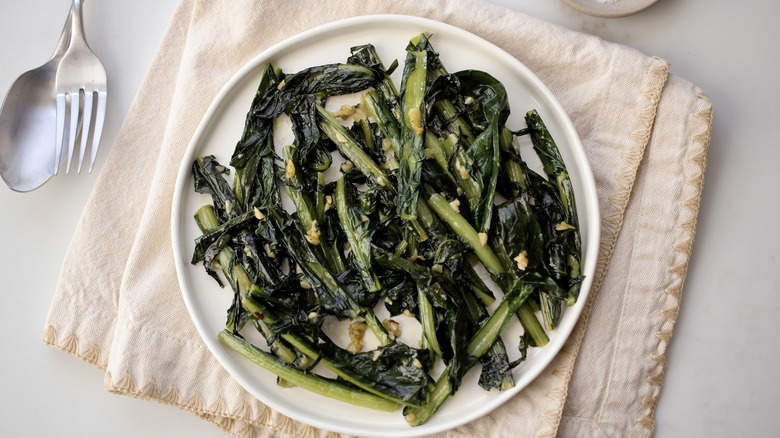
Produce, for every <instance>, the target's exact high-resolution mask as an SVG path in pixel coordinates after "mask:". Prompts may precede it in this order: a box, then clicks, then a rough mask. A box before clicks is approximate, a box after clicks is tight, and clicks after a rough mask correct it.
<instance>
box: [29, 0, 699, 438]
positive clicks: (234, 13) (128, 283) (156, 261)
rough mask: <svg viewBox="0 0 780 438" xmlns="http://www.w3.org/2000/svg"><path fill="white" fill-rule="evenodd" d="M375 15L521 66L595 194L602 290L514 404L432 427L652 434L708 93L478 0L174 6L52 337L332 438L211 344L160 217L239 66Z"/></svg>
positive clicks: (237, 408) (72, 255)
mask: <svg viewBox="0 0 780 438" xmlns="http://www.w3.org/2000/svg"><path fill="white" fill-rule="evenodd" d="M376 13H397V14H407V15H416V16H422V17H428V18H432V19H436V20H439V21H443V22H446V23H450V24H453V25H455V26H458V27H460V28H463V29H466V30H468V31H470V32H473V33H475V34H477V35H478V36H480V37H482V38H485V39H487V40H488V41H491V42H493V43H494V44H496V45H498V46H500V47H502V48H503V49H505V50H506V51H508V52H509V53H511V54H512V55H513V56H515V57H516V58H517V59H519V60H520V61H521V62H523V63H524V64H525V65H526V66H528V67H529V68H530V69H531V70H532V71H533V72H534V73H535V74H536V75H538V76H539V77H540V78H541V79H542V81H544V83H545V84H546V85H547V86H548V87H549V88H550V89H551V90H552V92H553V93H554V94H555V96H556V97H557V98H558V100H560V102H561V103H562V105H563V106H564V108H565V110H566V111H567V112H568V114H569V115H570V117H571V119H572V121H573V122H574V125H575V127H576V129H577V131H578V133H579V135H580V136H581V138H582V141H583V144H584V147H585V150H586V153H587V156H588V159H589V160H590V163H591V166H592V169H593V172H594V174H595V177H596V183H597V186H598V192H599V206H600V211H601V215H602V218H603V223H602V245H601V252H600V259H599V263H598V268H597V273H596V276H595V284H594V288H593V292H592V294H591V296H590V297H589V299H588V302H587V305H586V310H585V312H584V313H583V315H582V318H581V320H580V321H579V323H578V325H577V327H576V329H575V331H574V333H573V334H572V336H571V337H570V339H569V341H568V343H567V344H566V346H565V347H564V349H563V350H562V351H561V353H560V354H559V355H558V356H557V357H556V358H555V360H554V361H553V362H552V363H551V365H550V366H549V367H547V369H546V370H545V371H544V372H543V373H542V374H541V375H540V376H539V377H538V378H537V379H536V380H535V381H534V382H533V383H532V384H531V385H530V386H528V387H527V388H526V389H524V390H523V391H521V392H520V393H519V394H518V395H517V396H516V397H514V398H513V399H512V400H510V401H509V402H507V403H506V404H504V405H503V406H501V407H500V408H498V409H496V410H495V411H494V412H493V413H491V414H490V415H488V416H487V417H485V418H482V419H479V420H477V421H474V422H472V423H470V424H468V425H465V426H463V427H460V428H457V429H454V430H452V431H449V432H446V433H443V434H442V436H447V437H468V436H495V437H504V436H506V437H510V436H511V437H517V436H522V437H531V436H539V437H552V436H555V435H559V436H563V437H574V436H576V437H598V436H647V435H651V434H652V430H653V411H654V408H655V403H656V400H657V397H658V393H659V391H660V388H661V382H662V380H663V371H664V366H665V362H664V354H665V350H666V346H667V344H668V342H669V339H670V336H671V333H672V328H673V325H674V321H675V318H676V315H677V312H678V306H679V302H680V296H681V291H682V286H683V281H684V278H685V272H686V267H687V263H688V259H689V256H690V249H691V244H692V240H693V236H694V231H695V225H696V215H697V209H698V204H699V199H700V194H701V186H702V178H703V173H704V162H705V153H706V149H707V145H708V143H709V132H710V127H711V111H712V108H711V104H710V102H709V101H708V99H707V98H706V96H704V94H703V93H702V91H701V90H699V89H697V88H696V87H695V86H693V85H692V84H690V83H688V82H686V81H684V80H682V79H679V78H677V77H675V76H672V75H669V66H668V64H667V63H666V62H665V61H663V60H662V59H658V58H654V57H649V56H646V55H644V54H642V53H639V52H637V51H635V50H632V49H630V48H627V47H623V46H619V45H615V44H610V43H607V42H604V41H601V40H599V39H597V38H594V37H591V36H586V35H583V34H579V33H576V32H573V31H570V30H566V29H563V28H560V27H557V26H553V25H551V24H549V23H545V22H542V21H539V20H536V19H534V18H530V17H527V16H524V15H522V14H519V13H515V12H511V11H507V10H504V9H502V8H499V7H495V6H491V5H487V4H483V3H478V2H474V1H466V0H449V1H443V0H442V1H435V2H415V1H396V2H392V4H391V3H389V2H382V1H379V0H364V1H360V2H342V1H337V0H336V1H332V2H328V3H327V4H323V5H320V4H319V3H317V2H304V1H292V0H264V1H259V0H258V1H247V0H221V1H218V2H212V1H207V0H200V1H196V0H182V1H180V3H179V4H178V6H177V9H176V11H175V14H174V17H173V19H172V22H171V24H170V27H169V30H168V32H167V33H166V36H165V38H164V40H163V42H162V45H161V48H160V50H159V52H158V53H157V55H156V57H155V59H154V62H153V64H152V66H151V68H150V70H149V73H148V75H147V77H146V78H145V80H144V82H143V85H142V87H141V89H140V91H139V93H138V95H137V97H136V99H135V101H134V103H133V105H132V107H131V109H130V111H129V113H128V116H127V119H126V121H125V123H124V125H123V127H122V129H121V131H120V133H119V135H118V137H117V139H116V143H115V144H114V145H113V147H112V148H111V151H110V155H109V157H108V159H107V161H106V163H105V165H104V168H103V169H102V171H101V175H100V177H99V179H98V181H97V184H96V186H95V189H94V192H93V194H92V196H91V198H90V200H89V202H88V204H87V207H86V209H85V212H84V215H83V218H82V220H81V222H80V223H79V226H78V228H77V229H76V232H75V235H74V237H73V241H72V243H71V246H70V248H69V251H68V253H67V256H66V259H65V261H64V264H63V267H62V273H61V276H60V281H59V284H58V289H57V291H56V295H55V298H54V301H53V303H52V306H51V310H50V314H49V317H48V320H47V321H46V326H45V331H44V342H46V343H48V344H51V345H53V346H55V347H57V348H59V349H61V350H63V351H66V352H68V353H71V354H74V355H76V356H78V357H81V358H83V359H84V360H86V361H87V362H89V363H91V364H93V365H95V366H97V367H99V368H100V369H102V370H104V371H105V387H106V388H107V389H108V390H109V391H111V392H115V393H119V394H125V395H130V396H134V397H140V398H144V399H149V400H156V401H159V402H162V403H168V404H171V405H174V406H178V407H181V408H182V409H186V410H189V411H191V412H193V413H195V414H196V415H198V416H201V417H203V418H205V419H207V420H208V421H210V422H213V423H214V424H216V425H218V426H219V427H220V428H222V429H224V430H225V431H227V432H229V433H231V434H233V435H235V436H242V437H243V436H247V437H252V436H261V437H270V436H278V437H303V436H330V435H336V434H331V433H328V432H327V431H322V430H317V429H314V428H312V427H309V426H306V425H303V424H300V423H297V422H295V421H292V420H290V419H288V418H286V417H284V416H282V415H280V414H278V413H276V412H273V411H272V410H271V409H269V408H267V407H266V406H264V405H263V404H262V403H260V402H259V401H258V400H256V399H255V398H253V397H252V396H251V395H249V394H248V393H247V392H246V391H245V390H243V389H242V388H241V387H240V386H239V385H238V384H237V383H236V382H235V381H233V380H232V379H231V378H230V376H229V375H228V374H227V373H226V372H225V371H224V370H223V369H222V368H221V366H220V365H219V364H218V363H217V361H216V360H215V359H214V358H213V356H212V355H211V354H210V352H209V351H208V350H207V349H206V347H205V345H204V344H203V342H202V341H201V339H200V337H199V336H198V334H197V332H196V330H195V328H194V326H193V324H192V322H191V321H190V319H189V316H188V313H187V310H186V308H185V306H184V303H183V301H182V298H181V294H180V291H179V287H178V283H177V280H176V273H175V268H174V262H173V253H172V249H171V236H170V211H171V202H172V192H173V188H174V185H175V178H176V173H177V170H178V168H179V163H180V161H181V158H182V156H183V153H184V150H185V149H186V147H187V145H188V143H189V141H190V139H191V138H192V135H193V133H194V131H195V129H196V127H197V126H198V123H199V122H200V120H201V118H202V116H203V115H204V113H205V111H206V109H207V108H208V106H209V105H210V103H211V101H212V99H213V98H214V97H215V95H216V93H217V92H218V91H219V90H220V88H221V87H222V86H223V85H224V84H225V83H226V82H227V81H228V79H229V78H230V77H231V76H232V75H233V74H234V73H235V72H236V71H237V70H238V69H239V68H240V67H241V66H242V65H244V64H245V63H246V62H248V61H249V60H251V59H252V58H253V57H255V56H256V55H257V54H258V53H260V52H261V51H262V50H264V49H265V48H267V47H269V46H270V45H272V44H275V43H277V42H279V41H281V40H283V39H285V38H287V37H289V36H291V35H294V34H296V33H298V32H301V31H303V30H307V29H310V28H312V27H315V26H317V25H320V24H324V23H327V22H331V21H334V20H337V19H342V18H346V17H350V16H356V15H365V14H376ZM278 23H284V25H278ZM575 359H576V360H575Z"/></svg>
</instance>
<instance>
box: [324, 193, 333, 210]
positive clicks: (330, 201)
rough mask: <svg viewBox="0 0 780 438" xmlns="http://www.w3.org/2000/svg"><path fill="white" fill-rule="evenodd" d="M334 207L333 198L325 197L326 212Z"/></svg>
mask: <svg viewBox="0 0 780 438" xmlns="http://www.w3.org/2000/svg"><path fill="white" fill-rule="evenodd" d="M331 207H333V197H332V196H330V195H326V196H325V211H328V210H330V208H331Z"/></svg>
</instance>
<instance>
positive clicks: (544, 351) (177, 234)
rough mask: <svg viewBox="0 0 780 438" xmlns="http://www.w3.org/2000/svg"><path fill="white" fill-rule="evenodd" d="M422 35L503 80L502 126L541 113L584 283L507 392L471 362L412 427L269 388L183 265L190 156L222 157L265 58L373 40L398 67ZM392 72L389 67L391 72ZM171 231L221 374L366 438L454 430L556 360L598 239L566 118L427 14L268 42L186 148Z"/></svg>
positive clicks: (220, 308)
mask: <svg viewBox="0 0 780 438" xmlns="http://www.w3.org/2000/svg"><path fill="white" fill-rule="evenodd" d="M422 32H425V33H427V34H432V35H433V36H432V38H431V43H432V44H433V46H434V48H435V49H436V50H437V51H438V52H439V53H440V55H441V60H442V62H443V63H444V65H445V66H446V67H447V69H448V70H449V71H451V72H455V71H458V70H463V69H480V70H484V71H487V72H489V73H491V74H492V75H493V76H495V77H496V78H498V79H499V80H501V81H502V82H503V83H504V85H505V87H506V89H507V92H508V95H509V102H510V105H511V108H512V109H513V110H514V112H513V113H512V115H511V116H510V119H509V122H508V123H507V125H508V126H509V127H510V128H512V129H520V128H522V127H524V126H525V122H524V121H523V116H524V114H525V112H526V111H528V110H530V109H533V108H535V109H537V111H539V113H540V114H541V116H542V118H543V119H544V121H545V123H546V124H547V126H548V128H549V129H550V131H551V133H552V135H553V136H554V138H555V139H556V141H557V143H558V144H559V147H560V149H561V154H562V155H563V158H564V160H565V161H566V164H567V166H568V168H569V173H570V175H571V178H572V182H573V184H574V187H575V192H576V196H577V205H578V209H579V214H580V223H581V231H582V238H583V273H584V274H585V275H586V279H585V281H584V283H583V285H582V292H581V295H580V299H579V301H578V303H577V304H576V305H574V306H573V307H570V308H568V309H566V310H565V312H564V315H563V317H562V321H561V324H560V326H559V327H558V328H557V329H556V330H555V331H553V332H552V333H550V338H551V340H550V343H549V344H548V345H547V346H545V347H543V348H538V349H532V351H530V352H529V357H528V359H527V360H526V361H525V362H523V363H522V364H521V365H520V366H518V367H517V368H516V369H515V370H514V376H515V380H516V386H515V387H514V388H513V389H510V390H507V391H504V392H498V391H491V392H487V391H484V390H482V388H480V387H479V386H478V385H477V384H476V381H477V379H478V374H479V370H478V368H479V367H475V369H473V370H471V372H469V373H468V374H467V376H466V377H465V379H464V382H463V384H462V386H461V389H460V390H459V391H458V393H457V394H456V395H455V396H454V397H451V398H450V399H449V400H448V401H447V402H446V403H445V405H444V406H443V407H442V408H441V409H440V410H439V412H437V413H436V415H434V416H433V418H432V419H431V420H430V421H429V422H428V423H426V424H424V425H422V426H418V427H415V428H412V427H410V426H408V425H407V423H406V422H405V420H404V418H403V415H402V413H401V409H398V410H397V411H396V412H392V413H385V412H376V411H372V410H369V409H365V408H360V407H354V406H352V405H349V404H345V403H341V402H337V401H333V400H330V399H327V398H324V397H322V396H319V395H316V394H313V393H310V392H307V391H305V390H303V389H301V388H281V387H279V386H277V385H276V378H275V376H273V375H271V374H270V373H269V372H267V371H265V370H263V369H261V368H259V367H258V366H257V365H254V364H253V363H250V362H249V361H248V360H246V359H244V358H243V357H241V356H239V355H238V354H235V353H234V352H232V351H231V350H229V349H228V348H226V347H224V346H223V345H222V344H221V343H220V342H219V341H218V340H217V334H218V333H219V332H220V331H221V330H222V329H223V328H224V324H225V315H226V310H227V309H228V307H229V306H230V303H231V299H232V296H233V294H232V292H231V291H229V290H226V289H221V288H220V287H219V286H218V285H217V284H216V283H215V282H214V281H213V279H211V278H209V277H208V276H207V275H206V273H205V271H204V269H203V267H202V266H200V265H198V266H193V265H192V264H191V263H190V259H191V255H192V251H193V247H194V240H195V238H196V237H198V236H199V235H200V232H199V230H198V227H197V226H196V224H195V221H194V220H193V214H194V213H195V211H196V210H197V209H198V208H200V207H201V206H203V205H205V204H208V203H210V202H211V200H210V199H209V198H208V197H207V196H205V195H201V194H197V193H195V192H194V190H193V180H192V175H191V173H190V169H191V164H192V162H193V160H194V159H195V158H197V157H200V156H203V155H208V154H213V155H215V156H216V158H217V159H218V160H219V161H220V162H221V163H224V164H227V163H228V162H229V160H230V156H231V154H232V152H233V148H234V146H235V144H236V142H237V141H238V140H239V138H240V137H241V133H242V130H243V127H244V119H245V117H246V114H247V111H248V110H249V106H250V104H251V102H252V98H253V96H254V94H255V91H256V89H257V85H258V84H259V81H260V78H261V75H262V72H263V67H264V65H265V64H266V63H267V62H273V63H274V64H275V65H276V66H278V67H281V68H282V69H283V70H284V71H285V72H287V73H294V72H296V71H298V70H301V69H303V68H306V67H310V66H314V65H319V64H326V63H333V62H345V61H346V59H347V57H348V56H349V54H350V52H349V49H350V47H353V46H356V45H361V44H366V43H372V44H374V45H375V46H376V48H377V51H378V52H379V55H380V56H381V57H382V60H383V61H384V63H385V65H390V64H391V63H392V61H393V60H395V59H398V60H399V62H400V63H401V64H403V60H404V58H405V48H406V45H407V43H408V41H409V40H410V39H411V38H413V37H415V36H417V35H419V34H420V33H422ZM401 70H402V68H399V69H397V72H396V74H400V73H399V72H400V71H401ZM396 84H398V82H396ZM530 164H531V163H529V165H530ZM171 227H172V240H173V250H174V255H175V259H176V260H175V262H176V269H177V274H178V279H179V284H180V286H181V290H182V294H183V298H184V301H185V303H186V305H187V307H188V309H189V312H190V315H191V317H192V320H193V322H194V323H195V326H196V327H197V329H198V331H199V333H200V335H201V336H202V337H203V340H204V341H205V343H206V345H207V346H208V348H209V349H210V350H211V352H212V353H213V354H214V356H215V357H216V358H217V359H218V360H219V362H220V363H221V364H222V365H223V366H224V368H225V369H226V370H227V372H228V373H229V374H230V375H231V376H232V377H233V378H235V379H236V381H238V382H239V383H240V384H241V385H242V386H243V387H244V388H246V389H247V391H249V392H250V393H251V394H253V395H254V396H255V397H257V398H258V399H259V400H261V401H262V402H263V403H265V404H267V405H268V406H270V407H272V408H273V409H276V410H277V411H279V412H281V413H283V414H284V415H287V416H289V417H291V418H294V419H296V420H298V421H301V422H303V423H307V424H310V425H312V426H315V427H318V428H322V429H326V430H330V431H335V432H341V433H348V434H353V435H358V436H374V437H411V436H419V435H426V434H431V433H436V432H441V431H444V430H447V429H450V428H453V427H456V426H459V425H461V424H464V423H467V422H469V421H472V420H474V419H476V418H479V417H481V416H483V415H485V414H487V413H489V412H490V411H492V410H493V409H495V408H496V407H498V406H499V405H501V404H502V403H504V402H505V401H507V400H508V399H510V398H511V397H512V396H513V395H515V394H517V392H518V391H521V390H522V389H523V388H524V387H525V386H526V385H528V383H529V382H531V381H532V380H533V379H534V378H535V377H536V376H537V375H538V374H539V373H540V372H541V371H542V370H543V369H544V368H545V367H546V366H547V364H548V363H549V362H550V361H551V360H552V359H553V357H555V355H556V354H557V353H558V351H559V350H560V348H561V346H562V345H563V343H564V342H565V340H566V338H567V337H568V336H569V334H570V332H571V331H572V329H573V328H574V324H575V323H576V321H577V318H578V317H579V315H580V312H581V311H582V308H583V306H584V304H585V302H586V300H587V296H588V291H589V289H590V284H591V281H592V279H593V272H594V269H595V266H596V258H597V252H598V240H599V215H598V205H597V200H596V189H595V184H594V181H593V176H592V174H591V171H590V167H589V165H588V162H587V160H586V158H585V153H584V151H583V149H582V146H581V144H580V140H579V137H578V136H577V133H576V132H575V130H574V127H573V126H572V124H571V122H570V120H569V118H568V117H567V115H566V114H565V113H564V111H563V109H562V108H561V106H560V104H559V103H558V102H557V101H556V100H555V98H554V97H553V95H552V94H551V93H550V91H549V90H548V89H547V88H546V87H545V86H544V85H543V84H542V82H541V81H540V80H539V79H538V78H537V77H536V76H534V75H533V74H532V73H531V72H530V71H529V70H528V69H527V68H526V67H525V66H524V65H522V64H521V63H520V62H518V61H517V60H516V59H515V58H513V57H512V56H510V55H509V54H507V53H506V52H504V51H503V50H501V49H499V48H498V47H496V46H494V45H492V44H490V43H488V42H486V41H484V40H482V39H481V38H479V37H477V36H475V35H473V34H471V33H468V32H466V31H464V30H461V29H458V28H455V27H453V26H450V25H447V24H443V23H439V22H436V21H431V20H428V19H423V18H417V17H408V16H398V15H380V16H376V15H374V16H363V17H357V18H352V19H347V20H343V21H339V22H334V23H331V24H327V25H324V26H321V27H318V28H316V29H312V30H310V31H307V32H303V33H301V34H299V35H296V36H294V37H292V38H290V39H288V40H286V41H283V42H281V43H279V44H277V45H275V46H273V47H271V48H269V49H268V50H266V51H265V52H263V53H262V54H260V55H259V56H257V57H256V58H255V59H254V60H252V61H251V62H250V63H248V64H247V65H246V66H244V67H243V68H241V70H239V71H238V72H237V73H236V75H235V76H234V77H233V78H232V79H231V80H230V81H229V82H228V83H227V84H226V85H225V86H224V88H223V89H222V90H221V91H220V92H219V94H218V95H217V97H216V99H215V100H214V102H213V103H212V105H211V107H210V108H209V110H208V111H207V113H206V114H205V116H204V118H203V120H202V122H201V124H200V126H199V127H198V129H197V131H196V132H195V135H194V137H193V139H192V142H191V143H190V145H189V148H188V149H187V151H186V153H185V156H184V158H183V162H182V163H181V168H180V170H179V175H178V179H177V183H176V188H175V193H174V198H173V205H172V224H171ZM515 325H517V326H519V324H515ZM519 330H520V329H518V328H517V327H514V328H512V327H510V328H508V331H507V333H506V336H505V341H506V343H507V350H509V352H510V354H515V353H514V352H515V351H516V350H517V344H518V336H519V333H520V331H519Z"/></svg>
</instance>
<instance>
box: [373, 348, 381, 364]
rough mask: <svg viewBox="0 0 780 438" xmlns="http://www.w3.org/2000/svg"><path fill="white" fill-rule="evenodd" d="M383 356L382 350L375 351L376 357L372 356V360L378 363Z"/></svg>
mask: <svg viewBox="0 0 780 438" xmlns="http://www.w3.org/2000/svg"><path fill="white" fill-rule="evenodd" d="M381 355H382V350H374V355H373V356H371V360H373V361H374V362H376V361H377V360H379V356H381Z"/></svg>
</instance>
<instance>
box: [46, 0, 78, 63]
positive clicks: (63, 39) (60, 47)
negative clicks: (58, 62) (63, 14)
mask: <svg viewBox="0 0 780 438" xmlns="http://www.w3.org/2000/svg"><path fill="white" fill-rule="evenodd" d="M72 23H73V6H71V8H70V11H68V19H67V20H66V21H65V26H63V28H62V34H61V35H60V41H59V42H58V43H57V49H56V50H55V51H54V55H52V57H51V59H56V58H61V57H62V55H64V54H65V51H66V50H67V49H68V46H69V45H70V36H71V28H72Z"/></svg>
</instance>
